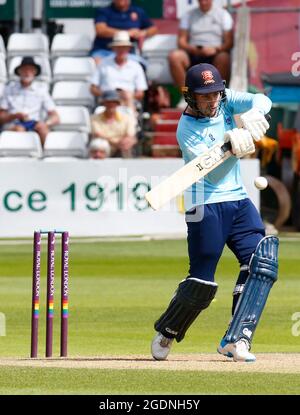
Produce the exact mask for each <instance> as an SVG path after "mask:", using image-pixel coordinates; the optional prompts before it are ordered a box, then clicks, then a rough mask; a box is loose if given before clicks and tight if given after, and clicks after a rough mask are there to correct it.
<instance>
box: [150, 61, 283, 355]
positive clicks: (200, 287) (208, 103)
mask: <svg viewBox="0 0 300 415" xmlns="http://www.w3.org/2000/svg"><path fill="white" fill-rule="evenodd" d="M183 94H184V98H185V101H186V103H187V107H186V109H185V111H184V112H183V114H182V116H181V118H180V120H179V124H178V128H177V140H178V143H179V145H180V148H181V150H182V155H183V158H184V161H185V163H188V162H190V161H191V160H192V159H194V158H195V157H197V156H199V155H201V154H202V153H204V152H206V151H207V150H208V149H209V148H210V147H212V146H213V145H214V144H216V143H217V142H224V141H225V142H228V141H230V143H231V146H232V153H233V155H232V156H231V157H229V158H228V159H227V160H226V161H224V163H222V164H221V165H219V166H218V167H216V168H215V169H214V170H213V171H211V172H210V173H209V174H208V175H207V176H205V178H204V179H202V180H199V181H198V182H197V183H195V184H194V185H192V186H191V187H190V188H189V189H188V190H187V191H186V192H185V208H186V216H185V217H186V224H187V242H188V254H189V272H188V276H187V277H186V278H185V279H184V280H183V281H182V282H180V284H179V285H178V288H177V290H176V291H175V294H174V296H173V298H172V299H171V302H170V304H169V305H168V307H167V309H166V311H165V312H164V313H163V314H162V315H161V316H160V317H159V319H158V320H157V321H156V322H155V325H154V328H155V330H156V332H157V334H156V336H155V337H154V339H153V341H152V345H151V351H152V356H153V357H154V359H156V360H165V359H166V358H167V356H168V354H169V352H170V349H171V346H172V343H173V341H174V339H176V341H177V342H180V341H181V340H183V338H184V336H185V334H186V331H187V330H188V328H189V327H190V326H191V324H192V323H193V322H194V321H195V319H196V318H197V317H198V315H199V314H200V313H201V311H202V310H204V309H206V308H207V307H208V306H209V305H210V303H211V302H212V300H213V298H214V297H215V294H216V292H217V288H218V285H217V283H216V282H215V278H214V276H215V271H216V267H217V264H218V262H219V259H220V257H221V255H222V251H223V249H224V246H225V244H226V245H227V246H228V247H229V249H230V250H231V251H232V252H233V253H234V255H235V256H236V258H237V260H238V262H239V264H240V272H239V275H238V277H237V281H236V284H235V287H234V290H233V302H232V319H231V321H230V323H229V326H228V328H227V330H226V332H225V335H224V337H223V338H222V339H221V342H220V344H219V346H218V348H217V351H218V352H219V353H220V354H222V355H224V356H227V357H229V358H232V359H233V360H234V361H243V362H253V361H255V359H256V358H255V356H254V355H253V353H251V352H250V350H251V343H252V339H253V336H254V332H255V329H256V327H257V325H258V323H259V319H260V316H261V314H262V311H263V309H264V306H265V303H266V301H267V297H268V295H269V291H270V289H271V287H272V285H273V283H274V282H275V281H276V280H277V270H278V245H279V241H278V238H276V237H274V236H265V229H264V225H263V222H262V219H261V217H260V214H259V213H258V211H257V210H256V208H255V206H254V205H253V203H252V202H251V200H250V199H249V197H248V195H247V192H246V189H245V187H244V185H243V183H242V179H241V172H240V160H239V159H240V158H242V157H244V156H247V155H249V154H252V153H253V152H254V151H255V145H254V142H255V141H259V140H260V139H261V138H262V137H263V136H264V134H265V132H266V130H267V129H268V128H269V124H268V122H267V120H266V118H265V115H266V114H267V113H268V112H269V111H270V109H271V101H270V99H269V98H267V97H266V96H265V95H263V94H250V93H241V92H236V91H233V90H230V89H226V88H225V83H224V82H223V80H222V78H221V75H220V73H219V71H218V70H217V69H216V68H215V67H214V66H213V65H210V64H205V63H203V64H199V65H195V66H192V67H191V68H190V69H189V70H188V71H187V74H186V80H185V87H184V88H183ZM235 114H242V115H241V122H242V125H243V128H237V126H236V123H235V120H234V115H235Z"/></svg>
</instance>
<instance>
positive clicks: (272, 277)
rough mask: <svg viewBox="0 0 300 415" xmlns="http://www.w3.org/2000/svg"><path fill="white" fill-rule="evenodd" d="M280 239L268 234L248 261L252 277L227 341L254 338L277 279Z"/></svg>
mask: <svg viewBox="0 0 300 415" xmlns="http://www.w3.org/2000/svg"><path fill="white" fill-rule="evenodd" d="M278 246H279V240H278V238H277V237H275V236H266V237H265V238H263V239H262V240H261V241H260V242H259V244H258V245H257V247H256V250H255V252H254V254H253V255H252V258H251V260H250V264H249V277H248V279H247V281H246V284H245V288H244V291H243V293H242V294H241V296H240V298H239V301H238V304H237V306H236V310H235V313H234V315H233V318H232V320H231V322H230V325H229V328H228V330H227V333H226V336H225V340H226V341H227V342H228V343H234V342H236V341H238V340H239V339H241V338H244V339H246V340H248V341H249V342H250V343H251V340H252V338H253V335H254V331H255V329H256V327H257V324H258V322H259V319H260V316H261V314H262V312H263V309H264V307H265V304H266V301H267V298H268V295H269V292H270V289H271V288H272V286H273V284H274V282H275V281H276V280H277V272H278Z"/></svg>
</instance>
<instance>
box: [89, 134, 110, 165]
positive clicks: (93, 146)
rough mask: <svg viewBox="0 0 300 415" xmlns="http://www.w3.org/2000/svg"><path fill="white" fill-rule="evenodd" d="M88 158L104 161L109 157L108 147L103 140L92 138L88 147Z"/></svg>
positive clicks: (106, 142)
mask: <svg viewBox="0 0 300 415" xmlns="http://www.w3.org/2000/svg"><path fill="white" fill-rule="evenodd" d="M88 151H89V153H88V157H89V158H90V159H93V160H104V159H106V158H107V157H109V156H110V145H109V142H108V141H107V140H104V139H103V138H94V139H93V140H91V142H90V144H89V147H88Z"/></svg>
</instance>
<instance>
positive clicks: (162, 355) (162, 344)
mask: <svg viewBox="0 0 300 415" xmlns="http://www.w3.org/2000/svg"><path fill="white" fill-rule="evenodd" d="M173 340H174V339H168V338H167V337H165V336H163V335H162V334H161V333H157V335H156V336H155V337H154V339H153V341H152V344H151V353H152V356H153V357H154V359H155V360H165V359H166V358H167V356H168V354H169V352H170V350H171V346H172V343H173Z"/></svg>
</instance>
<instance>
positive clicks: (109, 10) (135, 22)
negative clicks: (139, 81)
mask: <svg viewBox="0 0 300 415" xmlns="http://www.w3.org/2000/svg"><path fill="white" fill-rule="evenodd" d="M120 30H123V31H126V32H127V33H128V35H129V37H130V39H131V40H132V42H134V44H135V45H138V46H139V45H141V43H142V42H143V40H144V39H146V38H148V37H151V36H153V35H155V34H156V33H157V27H156V26H155V25H154V23H153V22H152V21H151V19H150V18H149V17H148V16H147V13H146V12H145V11H144V10H143V9H142V8H141V7H136V6H132V5H131V1H130V0H113V1H112V3H111V5H109V6H107V7H101V8H99V9H97V11H96V17H95V31H96V37H95V40H94V44H93V48H92V50H91V56H92V57H93V58H94V59H95V61H96V63H97V64H99V63H100V60H102V59H103V58H105V57H108V56H111V55H112V51H111V49H110V46H109V44H110V43H111V41H112V39H113V37H114V36H115V35H116V33H118V32H119V31H120ZM133 46H134V45H133V44H132V45H131V51H132V53H130V55H129V58H130V59H133V60H137V61H138V62H141V63H143V64H145V62H144V60H143V59H142V57H141V56H140V55H138V54H136V53H134V51H135V49H137V48H133Z"/></svg>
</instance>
